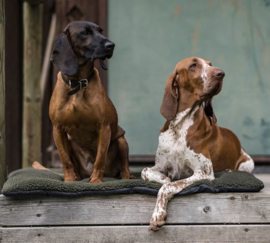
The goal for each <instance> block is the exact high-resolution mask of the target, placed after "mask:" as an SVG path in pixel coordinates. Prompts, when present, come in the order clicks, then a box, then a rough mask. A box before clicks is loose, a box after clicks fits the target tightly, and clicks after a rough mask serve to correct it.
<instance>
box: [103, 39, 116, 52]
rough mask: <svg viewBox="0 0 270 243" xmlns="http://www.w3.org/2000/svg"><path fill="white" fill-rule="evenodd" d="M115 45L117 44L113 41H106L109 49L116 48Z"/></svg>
mask: <svg viewBox="0 0 270 243" xmlns="http://www.w3.org/2000/svg"><path fill="white" fill-rule="evenodd" d="M114 46H115V44H114V43H112V42H110V41H107V42H106V43H105V48H106V49H108V50H113V49H114Z"/></svg>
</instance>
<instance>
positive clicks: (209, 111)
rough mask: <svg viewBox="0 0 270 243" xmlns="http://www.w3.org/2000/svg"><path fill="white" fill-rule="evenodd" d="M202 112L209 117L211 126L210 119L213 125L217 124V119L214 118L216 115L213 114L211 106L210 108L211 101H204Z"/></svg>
mask: <svg viewBox="0 0 270 243" xmlns="http://www.w3.org/2000/svg"><path fill="white" fill-rule="evenodd" d="M204 112H205V114H206V115H207V116H208V117H209V120H210V123H211V125H212V121H211V117H212V119H213V122H214V123H216V122H217V118H216V115H215V113H214V110H213V106H212V99H211V100H208V101H205V106H204Z"/></svg>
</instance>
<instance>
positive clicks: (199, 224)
mask: <svg viewBox="0 0 270 243" xmlns="http://www.w3.org/2000/svg"><path fill="white" fill-rule="evenodd" d="M256 176H257V177H258V178H260V179H261V180H263V181H264V183H265V189H263V190H262V191H261V192H259V193H218V194H210V193H201V194H195V195H189V196H183V197H175V198H173V199H172V200H171V201H170V203H169V206H168V219H167V222H166V226H164V227H163V228H162V229H161V230H160V231H159V232H156V233H155V232H148V224H149V220H150V217H151V214H152V212H153V209H154V205H155V201H156V197H154V196H148V195H138V194H130V195H111V196H92V197H75V198H65V197H46V196H37V197H20V198H7V197H4V196H3V195H1V196H0V242H119V243H121V242H123V243H127V242H238V243H239V242H243V243H246V242H252V243H253V242H267V243H269V242H270V175H269V174H258V175H256Z"/></svg>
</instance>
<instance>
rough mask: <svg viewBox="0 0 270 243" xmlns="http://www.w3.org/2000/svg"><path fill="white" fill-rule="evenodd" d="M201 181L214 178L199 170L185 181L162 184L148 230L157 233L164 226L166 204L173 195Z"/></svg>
mask: <svg viewBox="0 0 270 243" xmlns="http://www.w3.org/2000/svg"><path fill="white" fill-rule="evenodd" d="M202 179H208V180H213V179H214V176H213V174H212V173H211V174H209V175H207V174H206V173H205V172H203V171H201V170H200V171H195V172H194V174H193V175H192V176H191V177H189V178H187V179H184V180H180V181H176V182H170V183H167V184H164V185H163V186H162V187H161V188H160V189H159V192H158V196H157V202H156V207H155V210H154V213H153V215H152V218H151V220H150V227H149V230H153V231H158V230H159V229H160V227H161V226H162V225H164V223H165V220H166V218H167V213H166V209H167V204H168V201H169V200H170V199H171V198H172V197H173V195H174V194H176V193H179V192H181V191H182V190H183V189H184V188H185V187H187V186H189V185H191V184H192V183H194V182H196V181H199V180H202Z"/></svg>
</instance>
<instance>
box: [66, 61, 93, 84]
mask: <svg viewBox="0 0 270 243" xmlns="http://www.w3.org/2000/svg"><path fill="white" fill-rule="evenodd" d="M84 60H85V59H84ZM94 71H95V70H94V62H90V61H83V60H80V59H79V68H78V72H77V73H76V74H75V75H72V76H68V75H64V76H65V78H67V79H69V80H81V79H85V78H87V77H89V76H90V75H91V73H92V72H94Z"/></svg>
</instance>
